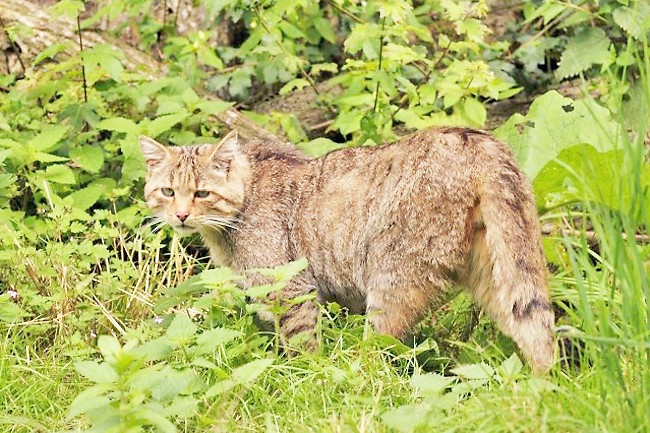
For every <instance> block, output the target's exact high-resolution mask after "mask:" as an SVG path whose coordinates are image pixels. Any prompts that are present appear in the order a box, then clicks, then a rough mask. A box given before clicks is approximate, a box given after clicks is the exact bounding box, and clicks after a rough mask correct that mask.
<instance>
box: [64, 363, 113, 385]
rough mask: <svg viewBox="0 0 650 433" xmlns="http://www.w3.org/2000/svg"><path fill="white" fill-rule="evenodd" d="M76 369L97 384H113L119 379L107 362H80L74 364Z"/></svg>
mask: <svg viewBox="0 0 650 433" xmlns="http://www.w3.org/2000/svg"><path fill="white" fill-rule="evenodd" d="M74 369H75V370H77V372H78V373H79V374H81V375H82V376H83V377H85V378H86V379H89V380H92V381H93V382H95V383H113V382H115V381H116V380H117V379H118V375H117V373H116V372H115V370H113V368H112V367H111V366H110V365H108V364H107V363H106V362H102V363H101V364H100V363H98V362H96V361H78V362H75V363H74Z"/></svg>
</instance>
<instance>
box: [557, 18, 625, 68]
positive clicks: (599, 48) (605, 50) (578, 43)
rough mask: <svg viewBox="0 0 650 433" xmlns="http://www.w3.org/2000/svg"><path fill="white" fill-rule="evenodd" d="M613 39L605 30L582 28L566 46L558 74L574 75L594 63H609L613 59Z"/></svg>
mask: <svg viewBox="0 0 650 433" xmlns="http://www.w3.org/2000/svg"><path fill="white" fill-rule="evenodd" d="M610 45H611V41H610V40H609V38H608V37H607V34H606V33H605V31H604V30H602V29H601V28H598V27H587V28H584V29H582V30H580V31H579V32H578V33H577V34H576V35H575V36H574V37H573V38H571V40H570V41H569V43H568V44H567V46H566V49H565V50H564V52H563V53H562V57H561V58H560V67H559V68H558V69H557V76H558V78H560V79H563V78H568V77H572V76H574V75H577V74H579V73H580V72H583V71H586V70H587V69H589V68H590V67H591V66H592V65H594V64H597V63H598V64H609V63H610V62H611V61H612V60H613V59H612V55H611V53H610V51H609V46H610Z"/></svg>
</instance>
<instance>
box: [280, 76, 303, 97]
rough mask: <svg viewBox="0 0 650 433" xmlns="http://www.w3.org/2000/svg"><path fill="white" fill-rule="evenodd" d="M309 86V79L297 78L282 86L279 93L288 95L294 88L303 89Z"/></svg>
mask: <svg viewBox="0 0 650 433" xmlns="http://www.w3.org/2000/svg"><path fill="white" fill-rule="evenodd" d="M307 86H309V81H307V80H306V79H305V78H296V79H293V80H291V81H289V82H288V83H287V84H285V85H284V86H282V88H281V89H280V92H279V93H280V95H286V94H287V93H289V92H291V91H293V90H302V89H304V88H305V87H307Z"/></svg>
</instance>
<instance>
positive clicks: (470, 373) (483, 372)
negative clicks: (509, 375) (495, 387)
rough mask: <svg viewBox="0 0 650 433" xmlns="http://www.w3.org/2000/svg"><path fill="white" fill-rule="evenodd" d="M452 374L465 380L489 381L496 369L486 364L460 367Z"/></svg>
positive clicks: (452, 370)
mask: <svg viewBox="0 0 650 433" xmlns="http://www.w3.org/2000/svg"><path fill="white" fill-rule="evenodd" d="M451 372H452V373H454V374H455V375H457V376H460V377H462V378H465V379H489V378H491V377H492V376H494V369H493V368H492V367H490V366H489V365H487V364H486V363H484V362H481V363H480V364H470V365H459V366H458V367H455V368H452V369H451Z"/></svg>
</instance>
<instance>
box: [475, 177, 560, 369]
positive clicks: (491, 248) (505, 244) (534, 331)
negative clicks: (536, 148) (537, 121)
mask: <svg viewBox="0 0 650 433" xmlns="http://www.w3.org/2000/svg"><path fill="white" fill-rule="evenodd" d="M479 200H480V202H479V205H478V211H477V212H476V217H475V225H476V226H477V227H479V228H478V229H477V230H476V231H475V236H474V240H473V245H472V253H471V264H470V265H471V267H470V274H469V281H468V285H469V286H470V289H471V290H472V292H473V293H474V297H475V299H476V300H477V301H478V302H479V303H480V304H481V305H482V306H483V308H484V309H485V310H486V311H487V313H488V314H489V315H490V316H491V317H492V318H493V320H495V321H496V322H497V324H498V325H499V327H500V328H501V330H502V331H503V332H504V333H505V334H506V335H508V336H510V337H511V338H512V339H513V340H514V341H515V342H516V343H517V345H518V346H519V348H520V350H521V352H522V353H523V354H524V356H525V357H526V358H527V359H528V361H529V363H530V365H531V366H532V368H533V371H534V372H535V373H543V372H545V371H547V370H548V369H549V367H550V366H551V364H552V363H553V359H554V346H553V330H552V329H553V324H554V315H553V310H552V309H551V303H550V294H549V289H548V282H547V276H546V264H545V259H544V252H543V249H542V243H541V234H540V228H539V220H538V217H537V207H536V205H535V199H534V196H533V193H532V189H531V186H530V183H529V181H528V180H527V179H526V178H525V177H524V175H523V174H522V173H521V172H520V171H519V169H517V168H516V167H515V166H514V165H506V167H505V170H504V167H503V166H500V167H499V168H498V170H493V171H491V172H490V173H487V174H486V179H484V182H483V183H482V185H481V186H480V187H479ZM481 221H482V225H481Z"/></svg>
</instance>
